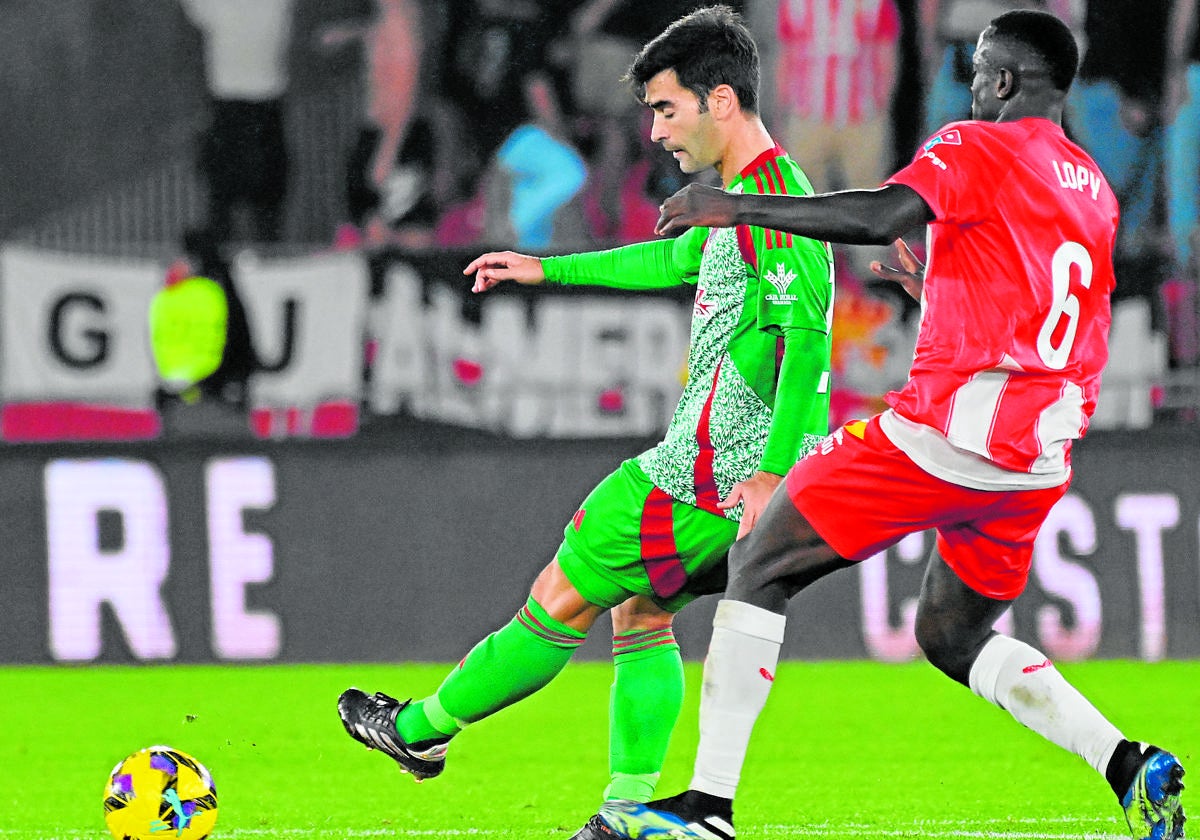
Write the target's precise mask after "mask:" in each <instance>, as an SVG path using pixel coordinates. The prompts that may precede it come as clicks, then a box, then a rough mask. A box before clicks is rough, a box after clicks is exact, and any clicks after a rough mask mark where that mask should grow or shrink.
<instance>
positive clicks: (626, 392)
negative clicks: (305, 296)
mask: <svg viewBox="0 0 1200 840" xmlns="http://www.w3.org/2000/svg"><path fill="white" fill-rule="evenodd" d="M464 282H466V281H464ZM690 318H691V306H690V304H688V305H685V304H682V303H679V302H675V301H672V300H669V299H666V298H661V297H656V296H653V295H640V296H639V295H629V296H625V297H617V296H607V295H606V296H603V297H601V296H599V295H597V296H595V297H591V298H589V297H584V296H582V295H580V296H570V297H565V296H555V295H551V294H547V295H546V296H545V297H543V298H539V299H537V301H536V304H535V305H534V306H533V307H532V317H531V313H530V308H529V307H528V306H527V303H526V301H525V300H524V299H523V298H520V297H517V296H515V295H512V296H506V295H504V294H502V293H492V295H491V296H489V297H487V298H485V299H484V300H483V309H482V317H481V319H480V320H481V323H479V324H475V323H472V322H470V321H468V320H467V319H465V318H464V317H463V315H462V295H461V293H456V292H454V291H451V287H449V286H443V285H434V286H433V288H432V289H430V291H429V293H428V296H427V299H426V297H425V296H423V294H422V283H421V278H420V277H419V276H418V275H417V273H416V271H414V270H413V269H412V268H411V267H410V266H408V265H407V264H404V263H397V264H395V265H393V266H392V267H391V268H390V269H389V271H388V275H387V283H386V286H385V293H384V295H383V296H381V297H380V298H379V299H378V301H377V302H376V305H375V309H374V311H373V313H372V338H373V340H374V341H375V342H376V344H377V348H378V352H377V353H376V357H375V364H374V367H373V368H372V371H371V378H370V382H369V385H368V389H367V403H368V405H369V406H370V408H371V410H372V411H373V412H375V413H377V414H393V413H397V412H400V411H407V412H408V413H410V414H412V415H413V416H416V417H420V418H424V419H429V420H436V421H438V422H443V423H452V424H456V425H461V426H467V427H471V428H478V429H488V430H491V431H495V432H499V433H502V434H508V435H512V436H513V437H519V438H528V437H556V438H562V437H606V436H644V435H653V434H656V433H659V432H661V431H662V430H663V429H665V428H666V426H667V423H668V422H669V421H670V419H671V413H672V412H673V411H674V408H675V404H676V402H677V401H678V399H679V394H680V392H681V390H682V388H683V373H684V366H685V364H686V362H687V350H688V341H689V326H690Z"/></svg>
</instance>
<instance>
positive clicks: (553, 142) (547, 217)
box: [485, 71, 588, 252]
mask: <svg viewBox="0 0 1200 840" xmlns="http://www.w3.org/2000/svg"><path fill="white" fill-rule="evenodd" d="M522 92H523V93H524V98H525V103H526V104H525V107H526V111H527V113H528V114H529V115H530V119H529V120H527V121H526V122H524V123H522V124H520V125H518V126H517V127H516V128H515V129H513V131H512V133H511V134H509V135H508V137H506V138H505V139H504V142H503V143H501V145H500V148H498V149H497V150H496V153H495V157H494V160H493V166H492V171H491V177H490V179H489V185H490V188H489V200H488V202H487V204H488V208H489V219H490V223H489V225H488V227H487V230H486V234H485V235H486V237H487V240H488V241H489V242H500V241H503V240H504V239H509V240H515V242H516V247H518V248H521V249H523V250H534V251H542V252H544V251H547V250H549V249H550V248H552V247H567V246H576V247H577V246H580V245H581V244H583V242H582V240H584V239H585V235H584V226H583V224H582V214H581V212H576V213H574V214H572V215H571V216H570V217H568V212H567V209H566V205H567V204H568V202H570V201H571V199H573V198H574V197H575V196H576V195H577V194H578V193H579V191H580V190H581V189H582V188H583V185H584V182H585V181H586V180H587V175H588V168H587V164H586V162H585V161H584V159H583V157H582V155H580V153H579V151H578V150H577V149H576V148H575V147H574V145H572V143H571V141H570V139H569V137H568V136H567V132H566V127H565V125H564V120H563V113H562V108H561V107H560V105H559V102H558V96H557V94H556V92H555V89H554V85H553V83H552V81H551V80H550V77H549V76H548V75H547V74H546V73H544V72H541V71H535V72H531V73H529V74H528V75H526V77H525V78H524V80H523V91H522Z"/></svg>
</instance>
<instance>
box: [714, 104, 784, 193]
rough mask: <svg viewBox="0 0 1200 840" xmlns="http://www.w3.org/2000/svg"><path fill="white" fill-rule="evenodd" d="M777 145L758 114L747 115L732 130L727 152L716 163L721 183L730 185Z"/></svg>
mask: <svg viewBox="0 0 1200 840" xmlns="http://www.w3.org/2000/svg"><path fill="white" fill-rule="evenodd" d="M774 145H775V141H774V140H773V139H772V138H771V135H770V134H769V133H768V132H767V128H766V126H764V125H763V122H762V120H761V119H760V118H759V117H758V116H756V115H749V116H746V117H745V118H744V119H743V121H742V122H741V123H739V125H738V126H737V127H736V128H735V129H734V130H733V131H731V132H730V134H729V140H728V142H727V143H726V144H725V153H724V154H723V155H721V159H720V160H719V161H717V162H716V164H714V167H713V168H714V169H716V170H717V174H718V175H720V176H721V185H722V186H724V187H729V185H730V184H732V183H733V182H734V181H736V180H737V179H738V176H740V175H741V174H742V170H743V169H745V168H746V167H747V166H749V165H750V163H751V162H753V160H754V159H755V158H756V157H758V156H759V155H761V154H762V153H763V152H765V151H766V150H767V149H770V148H771V147H773V146H774Z"/></svg>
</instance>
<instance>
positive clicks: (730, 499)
mask: <svg viewBox="0 0 1200 840" xmlns="http://www.w3.org/2000/svg"><path fill="white" fill-rule="evenodd" d="M782 481H783V476H781V475H775V473H769V472H756V473H755V474H754V475H752V476H750V478H748V479H746V480H745V481H739V482H738V483H737V484H735V485H733V488H732V489H731V490H730V491H729V495H728V496H727V497H726V498H724V499H722V500H721V501H719V502H717V507H718V508H720V509H721V510H729V509H730V508H734V507H737V506H738V503H743V504H744V505H745V507H743V508H742V521H741V523H739V525H738V532H737V538H738V539H739V540H740V539H741V538H742V537H744V536H746V534H749V533H750V529H751V528H753V527H754V524H755V523H756V522H758V517H759V516H761V515H762V512H763V510H764V509H765V508H766V506H767V502H769V501H771V495H772V494H773V493H774V492H775V488H776V487H778V486H779V484H780V482H782Z"/></svg>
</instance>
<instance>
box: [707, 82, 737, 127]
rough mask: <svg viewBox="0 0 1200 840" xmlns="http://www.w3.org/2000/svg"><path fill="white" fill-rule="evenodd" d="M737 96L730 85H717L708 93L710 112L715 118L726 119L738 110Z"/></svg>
mask: <svg viewBox="0 0 1200 840" xmlns="http://www.w3.org/2000/svg"><path fill="white" fill-rule="evenodd" d="M738 106H739V103H738V98H737V94H736V93H734V91H733V88H732V87H730V86H729V85H725V84H722V85H717V86H716V87H715V88H713V89H712V90H711V91H709V93H708V110H710V111H711V112H712V114H713V116H714V117H717V118H718V119H724V118H725V117H727V116H729V115H730V114H732V113H733V112H734V111H736V110H737V109H738Z"/></svg>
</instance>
